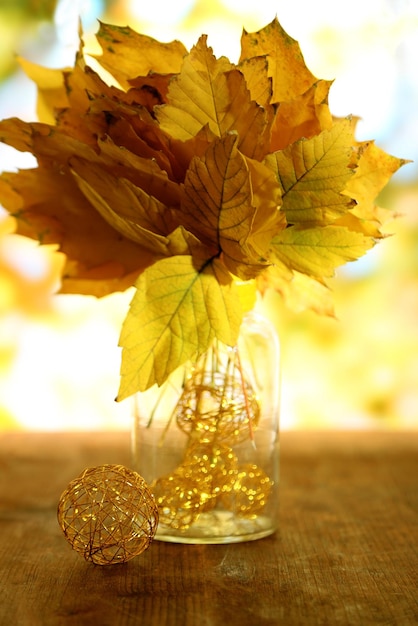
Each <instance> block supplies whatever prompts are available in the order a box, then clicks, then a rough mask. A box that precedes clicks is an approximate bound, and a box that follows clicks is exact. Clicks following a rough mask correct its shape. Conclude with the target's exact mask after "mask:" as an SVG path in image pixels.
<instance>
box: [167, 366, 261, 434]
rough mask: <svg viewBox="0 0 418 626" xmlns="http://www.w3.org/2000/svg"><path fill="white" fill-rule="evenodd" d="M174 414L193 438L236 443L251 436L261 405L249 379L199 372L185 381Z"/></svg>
mask: <svg viewBox="0 0 418 626" xmlns="http://www.w3.org/2000/svg"><path fill="white" fill-rule="evenodd" d="M174 417H175V419H176V421H177V425H178V426H179V428H180V429H181V430H182V431H183V432H185V433H186V434H188V435H189V436H190V437H192V438H193V439H194V440H198V441H200V442H222V443H224V444H226V445H230V446H233V445H236V444H238V443H240V442H242V441H245V440H246V439H248V438H249V437H251V434H252V432H253V431H254V430H255V428H256V427H257V424H258V421H259V417H260V406H259V404H258V401H257V398H256V396H255V394H254V392H253V390H252V388H251V386H250V385H249V383H247V382H246V381H243V380H241V379H240V378H238V377H236V376H232V375H230V374H229V372H228V373H226V374H225V373H224V372H214V373H213V372H204V373H203V376H200V372H199V376H194V377H192V378H190V379H189V380H188V381H187V382H186V384H185V386H184V390H183V393H182V395H181V397H180V398H179V401H178V403H177V406H176V407H175V409H174Z"/></svg>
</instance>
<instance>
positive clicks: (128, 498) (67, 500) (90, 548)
mask: <svg viewBox="0 0 418 626" xmlns="http://www.w3.org/2000/svg"><path fill="white" fill-rule="evenodd" d="M58 522H59V525H60V526H61V529H62V531H63V532H64V535H65V537H66V539H67V540H68V542H69V543H70V545H71V546H72V548H73V549H74V550H76V551H77V552H79V553H80V554H82V555H83V557H84V558H85V559H86V561H92V562H93V563H96V564H97V565H111V564H114V563H125V562H126V561H129V560H130V559H132V558H133V557H135V556H137V555H138V554H141V553H142V552H144V550H146V549H147V548H148V546H149V545H150V543H151V541H152V539H153V538H154V535H155V532H156V530H157V526H158V508H157V505H156V503H155V500H154V497H153V495H152V493H151V491H150V490H149V488H148V486H147V484H146V482H145V480H144V479H143V478H142V476H140V475H139V474H137V473H136V472H134V471H133V470H130V469H128V468H126V467H124V466H123V465H99V466H97V467H91V468H88V469H86V470H84V472H83V473H82V474H81V475H80V476H79V477H78V478H76V479H74V480H72V481H71V482H70V483H69V485H68V487H67V488H66V489H65V491H64V492H63V493H62V495H61V498H60V501H59V504H58Z"/></svg>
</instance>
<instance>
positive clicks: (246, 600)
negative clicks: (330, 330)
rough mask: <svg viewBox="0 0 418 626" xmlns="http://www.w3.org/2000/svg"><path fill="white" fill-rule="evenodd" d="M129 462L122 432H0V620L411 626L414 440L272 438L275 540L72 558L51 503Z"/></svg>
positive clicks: (415, 607) (416, 499) (416, 591)
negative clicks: (88, 478) (82, 480)
mask: <svg viewBox="0 0 418 626" xmlns="http://www.w3.org/2000/svg"><path fill="white" fill-rule="evenodd" d="M107 462H111V463H113V462H114V463H124V464H126V465H129V436H128V434H126V433H90V434H80V433H65V434H58V433H54V434H40V433H38V434H29V433H10V434H3V435H2V436H0V581H1V602H0V625H1V626H3V625H4V626H9V624H10V625H11V624H13V625H15V624H16V625H17V626H26V625H28V626H38V625H39V626H61V625H62V626H70V625H71V626H84V625H85V626H87V625H96V624H97V625H99V624H100V626H107V625H109V626H113V625H115V626H131V625H132V626H133V625H134V624H141V625H142V626H177V625H178V626H196V625H199V626H200V625H202V626H205V625H207V626H218V625H219V626H221V625H222V626H224V625H225V624H228V626H235V625H237V626H238V625H239V626H247V625H248V626H250V625H251V626H270V625H272V626H273V625H276V624H286V625H290V626H292V625H293V624H294V625H300V624H309V625H310V624H313V625H315V624H318V625H319V624H321V625H328V624H329V625H330V626H331V625H332V626H334V625H338V624H344V625H353V626H358V625H361V624H365V625H368V624H379V625H380V624H382V625H388V626H389V625H391V626H392V625H399V626H409V625H410V626H415V625H416V624H417V623H418V578H417V576H418V548H417V539H418V489H417V486H418V484H417V476H418V435H417V434H416V433H303V432H301V433H298V432H289V433H286V432H285V433H283V434H282V485H281V513H280V517H281V520H280V532H279V533H277V535H276V536H274V537H269V538H266V539H263V540H260V541H256V542H249V543H243V544H233V545H219V546H210V545H209V546H205V545H194V546H185V545H175V544H166V543H162V542H154V543H153V544H152V546H151V548H150V549H149V550H148V551H147V552H146V553H145V554H143V555H141V556H140V557H138V558H136V559H134V560H132V561H130V562H128V563H126V564H124V565H116V566H106V567H100V566H94V565H91V564H89V563H86V562H84V560H83V559H82V558H80V557H79V555H77V554H76V553H75V552H74V551H72V550H71V549H70V547H69V546H68V544H67V543H66V541H65V539H64V537H63V535H62V533H61V531H60V529H59V527H58V524H57V522H56V506H57V502H58V499H59V495H60V493H61V491H62V490H63V489H64V488H65V486H66V485H67V483H68V482H69V480H71V479H72V478H74V477H75V476H77V475H78V474H79V473H80V472H81V471H82V470H83V469H84V468H85V467H87V466H92V465H96V464H99V463H107Z"/></svg>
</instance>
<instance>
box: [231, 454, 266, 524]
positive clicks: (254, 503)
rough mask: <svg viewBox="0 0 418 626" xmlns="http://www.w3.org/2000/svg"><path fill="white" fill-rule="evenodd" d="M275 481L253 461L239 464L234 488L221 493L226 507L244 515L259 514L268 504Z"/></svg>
mask: <svg viewBox="0 0 418 626" xmlns="http://www.w3.org/2000/svg"><path fill="white" fill-rule="evenodd" d="M272 488H273V481H272V480H271V478H269V476H267V474H266V473H265V471H264V470H263V469H261V467H258V466H257V465H254V464H252V463H244V464H242V465H239V466H238V468H237V470H236V473H235V476H234V483H233V486H232V489H229V490H225V491H223V492H222V494H221V501H222V504H223V506H224V507H225V509H227V510H228V511H233V512H234V513H235V514H237V515H241V516H243V517H253V516H255V515H258V514H259V513H260V512H261V511H262V510H263V509H264V507H265V506H266V504H267V501H268V499H269V497H270V493H271V490H272Z"/></svg>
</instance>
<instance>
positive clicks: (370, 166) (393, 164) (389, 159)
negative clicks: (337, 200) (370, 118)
mask: <svg viewBox="0 0 418 626" xmlns="http://www.w3.org/2000/svg"><path fill="white" fill-rule="evenodd" d="M407 162H408V161H406V160H405V159H398V158H396V157H394V156H391V155H389V154H387V153H386V152H384V151H383V150H382V149H381V148H378V147H377V146H376V145H375V143H374V142H373V141H370V142H366V144H364V145H363V146H362V149H361V151H360V158H359V160H358V165H357V168H356V171H355V173H354V175H353V176H352V177H351V178H350V179H349V180H348V181H347V185H346V187H345V193H347V195H349V196H350V197H351V198H354V199H355V200H356V203H357V204H356V206H355V207H354V208H353V209H352V213H353V214H354V215H356V216H357V217H358V218H360V219H362V220H372V221H376V217H377V213H376V204H375V200H376V197H377V196H378V194H379V193H380V192H381V190H382V189H383V187H384V186H385V185H386V184H387V182H388V181H389V179H390V178H391V176H392V175H393V174H394V173H395V172H397V171H398V169H399V168H400V167H402V165H404V164H405V163H407Z"/></svg>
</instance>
